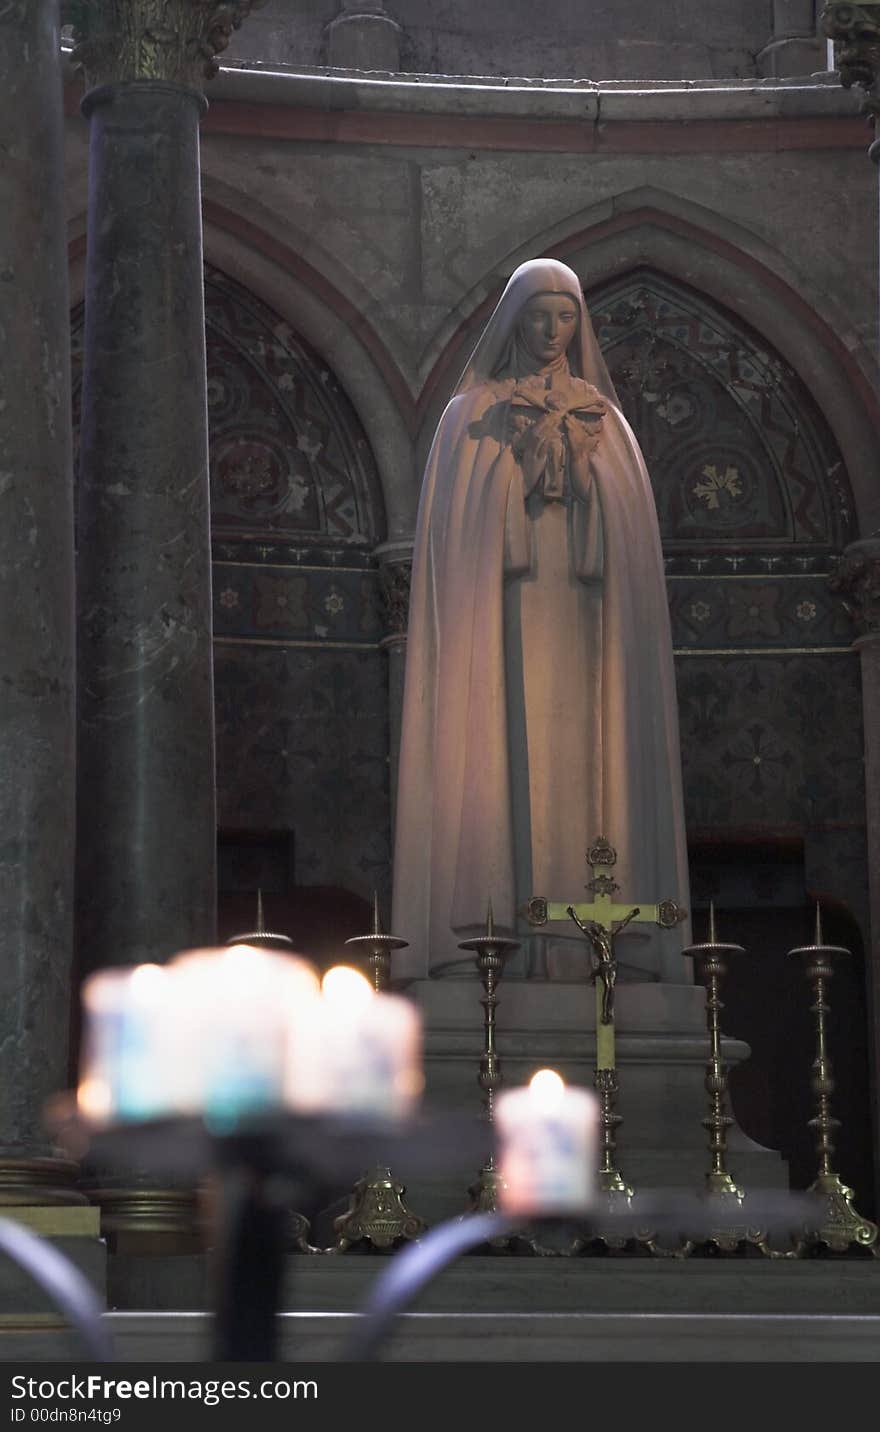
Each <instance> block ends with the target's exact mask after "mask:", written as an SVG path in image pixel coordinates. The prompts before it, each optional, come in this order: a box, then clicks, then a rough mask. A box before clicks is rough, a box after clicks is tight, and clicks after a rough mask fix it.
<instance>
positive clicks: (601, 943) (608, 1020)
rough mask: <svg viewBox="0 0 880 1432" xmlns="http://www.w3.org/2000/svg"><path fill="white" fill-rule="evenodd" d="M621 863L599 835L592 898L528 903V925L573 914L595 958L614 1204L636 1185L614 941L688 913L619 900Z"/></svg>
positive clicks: (608, 1187) (647, 1236)
mask: <svg viewBox="0 0 880 1432" xmlns="http://www.w3.org/2000/svg"><path fill="white" fill-rule="evenodd" d="M616 863H617V852H616V850H615V849H614V847H613V846H612V845H610V844H609V842H608V841H607V840H606V839H605V838H604V836H601V835H600V836H598V837H597V839H596V841H595V843H594V844H593V845H592V846H591V847H590V849H589V850H588V851H587V864H588V865H589V867H590V869H591V871H592V879H591V880H589V881H588V882H587V886H586V888H587V890H588V892H589V893H590V894H591V895H592V897H593V898H592V900H589V901H580V902H579V903H578V904H576V905H574V904H565V903H564V902H563V901H561V900H560V901H556V900H547V899H546V898H545V897H544V896H543V895H535V896H533V897H532V898H531V900H529V902H528V904H527V905H526V907H525V916H526V919H527V920H528V922H529V924H530V925H534V926H540V925H545V924H547V923H548V921H552V920H573V921H574V923H575V924H576V925H577V927H578V929H579V930H581V931H582V933H583V934H584V935H585V936H586V938H587V940H588V941H589V943H590V945H591V946H592V950H593V953H594V954H595V957H596V964H595V966H594V968H593V973H592V980H593V984H594V985H595V986H596V1081H595V1082H596V1091H597V1093H598V1095H599V1105H600V1120H601V1128H602V1162H601V1166H600V1168H599V1188H600V1189H601V1191H602V1192H603V1193H604V1194H606V1195H607V1199H608V1208H609V1210H612V1211H613V1210H614V1209H615V1207H616V1205H617V1202H618V1200H622V1201H623V1203H624V1204H625V1205H626V1206H629V1205H631V1203H632V1199H633V1190H632V1189H631V1188H630V1186H629V1185H628V1184H627V1183H625V1182H624V1180H623V1178H622V1177H621V1175H620V1173H619V1171H618V1169H617V1167H616V1165H615V1162H614V1153H615V1146H616V1140H615V1130H616V1129H617V1127H618V1125H619V1124H620V1122H621V1119H620V1115H619V1114H617V1113H615V1110H614V1103H615V1099H616V1096H617V1065H616V1051H615V1042H614V986H615V982H616V979H617V957H616V955H615V951H614V941H615V938H616V936H617V935H619V934H620V932H621V930H624V929H625V928H626V927H627V925H630V924H633V923H639V924H652V925H659V926H660V928H661V929H663V930H672V929H674V928H675V926H676V925H678V924H680V922H681V921H682V920H684V919H686V917H687V911H686V910H685V909H683V908H682V906H681V905H678V904H677V903H676V901H675V900H672V899H666V900H660V901H658V902H657V903H656V904H653V905H645V904H641V905H619V904H615V901H614V895H615V894H616V893H617V891H618V890H619V889H620V887H619V885H618V884H617V882H616V880H615V879H614V877H613V876H612V875H611V874H610V873H609V872H610V871H611V870H612V869H613V867H614V866H615V865H616ZM599 1236H600V1238H601V1239H602V1241H603V1242H605V1243H606V1244H608V1246H609V1247H623V1246H624V1244H625V1243H626V1241H627V1240H626V1237H621V1236H619V1235H615V1234H614V1233H609V1232H607V1231H605V1232H602V1233H601V1234H600V1235H599ZM636 1237H637V1238H638V1240H639V1241H640V1242H643V1243H645V1244H646V1246H647V1247H649V1248H650V1250H651V1251H652V1252H659V1251H660V1250H659V1249H658V1248H657V1246H656V1242H655V1239H654V1235H653V1234H652V1233H650V1232H649V1231H645V1232H643V1233H639V1234H637V1235H636Z"/></svg>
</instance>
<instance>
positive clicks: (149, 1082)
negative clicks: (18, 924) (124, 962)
mask: <svg viewBox="0 0 880 1432" xmlns="http://www.w3.org/2000/svg"><path fill="white" fill-rule="evenodd" d="M82 1003H83V1016H84V1023H83V1039H82V1057H81V1059H80V1077H79V1085H78V1088H77V1104H78V1106H79V1110H80V1113H81V1114H82V1115H83V1117H84V1118H86V1119H88V1120H89V1121H90V1122H92V1123H95V1124H105V1123H112V1122H115V1121H117V1120H120V1121H125V1120H137V1119H151V1118H157V1117H159V1116H160V1115H162V1114H164V1113H166V1112H167V1111H168V1104H169V1097H170V1091H169V1088H168V1077H169V1072H170V1071H169V1062H168V1057H167V1056H168V1049H169V1036H170V1031H169V1027H168V1010H169V1004H170V1001H169V977H168V973H167V970H166V969H165V968H164V967H163V966H161V965H152V964H145V965H136V966H134V968H113V969H106V970H98V971H97V972H96V973H95V974H92V975H89V977H88V979H86V980H85V981H84V983H83V987H82Z"/></svg>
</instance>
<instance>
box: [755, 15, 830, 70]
mask: <svg viewBox="0 0 880 1432" xmlns="http://www.w3.org/2000/svg"><path fill="white" fill-rule="evenodd" d="M816 29H817V27H816V0H773V34H772V36H771V38H770V40H769V41H768V43H767V44H766V45H765V46H764V48H763V50H761V51H759V53H758V55H757V65H758V74H760V75H765V76H767V78H769V79H784V78H786V77H787V76H792V75H811V74H816V73H818V72H820V71H823V70H825V69H826V67H827V66H826V59H825V40H824V38H822V37H820V36H819V35H818V34H817V33H816Z"/></svg>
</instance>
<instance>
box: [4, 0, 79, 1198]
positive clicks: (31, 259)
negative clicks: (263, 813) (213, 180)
mask: <svg viewBox="0 0 880 1432" xmlns="http://www.w3.org/2000/svg"><path fill="white" fill-rule="evenodd" d="M58 26H59V16H58V5H57V0H12V3H7V4H4V5H0V74H2V76H3V84H2V87H0V134H2V140H3V162H2V164H0V610H2V614H3V618H2V626H0V942H2V944H0V950H2V953H0V1159H2V1161H3V1169H2V1173H0V1202H9V1201H15V1200H14V1199H10V1198H9V1197H7V1196H6V1195H7V1194H8V1193H9V1192H10V1189H9V1187H8V1186H7V1185H9V1184H10V1183H14V1182H15V1177H16V1176H15V1171H14V1169H13V1168H12V1167H11V1166H10V1165H8V1164H7V1162H6V1161H7V1160H9V1159H10V1158H11V1159H16V1158H19V1159H26V1160H31V1161H32V1160H34V1159H37V1160H39V1159H41V1158H43V1157H46V1156H50V1155H51V1153H52V1150H51V1146H50V1143H49V1141H48V1140H47V1138H46V1136H45V1134H44V1132H43V1130H42V1118H41V1112H42V1108H43V1104H44V1101H45V1099H46V1098H47V1097H48V1096H49V1095H51V1094H53V1093H55V1092H57V1091H58V1090H59V1089H62V1088H64V1087H65V1086H66V1085H67V1083H68V1069H67V1047H68V1022H69V997H70V991H69V982H70V964H71V943H72V924H73V914H72V908H73V846H74V779H75V772H74V750H75V739H74V646H75V643H74V626H73V610H74V598H73V497H72V476H71V435H70V378H69V359H70V328H69V300H68V287H67V246H66V242H65V222H64V208H63V202H64V201H63V194H64V189H63V173H62V154H63V150H62V144H63V131H62V123H63V121H62V87H61V71H60V50H59V28H58ZM64 1169H65V1166H63V1165H58V1166H56V1168H55V1170H54V1172H53V1166H52V1165H46V1166H44V1168H43V1169H42V1171H41V1170H39V1169H37V1168H34V1169H32V1170H31V1171H30V1173H31V1175H33V1176H34V1177H36V1178H37V1181H38V1182H40V1181H41V1173H42V1175H45V1177H46V1179H47V1180H48V1182H47V1187H46V1189H45V1196H44V1197H41V1196H40V1194H39V1192H38V1191H37V1190H35V1191H34V1193H33V1198H32V1199H28V1200H27V1201H33V1202H35V1203H39V1202H42V1201H47V1202H56V1201H58V1200H59V1197H60V1198H61V1201H65V1200H64V1197H63V1194H62V1195H59V1194H58V1192H57V1190H56V1191H55V1192H53V1191H52V1188H51V1185H52V1183H53V1181H54V1178H55V1173H57V1174H59V1175H60V1176H61V1177H62V1182H63V1181H64ZM23 1176H24V1177H28V1176H29V1175H28V1173H27V1171H24V1174H23ZM74 1198H75V1196H74ZM71 1201H74V1199H72V1200H71Z"/></svg>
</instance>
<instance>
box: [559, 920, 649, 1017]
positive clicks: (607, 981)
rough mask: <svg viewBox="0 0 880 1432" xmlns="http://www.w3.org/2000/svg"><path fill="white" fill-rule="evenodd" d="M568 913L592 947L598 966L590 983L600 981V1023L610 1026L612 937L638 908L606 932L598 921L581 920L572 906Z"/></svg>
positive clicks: (614, 967) (614, 964)
mask: <svg viewBox="0 0 880 1432" xmlns="http://www.w3.org/2000/svg"><path fill="white" fill-rule="evenodd" d="M568 913H569V915H570V916H571V918H572V919H573V920H574V922H575V924H576V925H577V927H578V929H579V930H582V931H583V933H584V934H585V935H586V937H587V939H588V940H589V942H590V944H591V945H592V947H593V952H594V954H595V956H596V959H597V960H598V964H597V965H596V966H595V967H594V969H593V974H592V981H593V984H595V983H596V979H597V977H598V978H599V979H601V981H602V986H603V988H602V1023H603V1024H611V1023H612V1021H613V1019H614V983H615V980H616V979H617V960H616V958H615V955H614V937H615V936H616V935H619V934H620V932H621V930H623V929H624V928H625V927H626V926H627V925H628V924H629V922H630V920H634V919H635V917H636V915H638V914H639V907H638V905H636V907H635V909H634V910H630V912H629V914H628V915H627V916H626V917H625V918H624V919H623V920H615V921H614V924H613V926H612V928H611V929H610V930H606V928H605V926H604V925H600V924H599V921H598V920H587V921H586V922H584V921H583V920H581V919H580V918H579V916H578V913H577V911H576V910H575V908H574V906H573V905H569V906H568Z"/></svg>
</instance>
